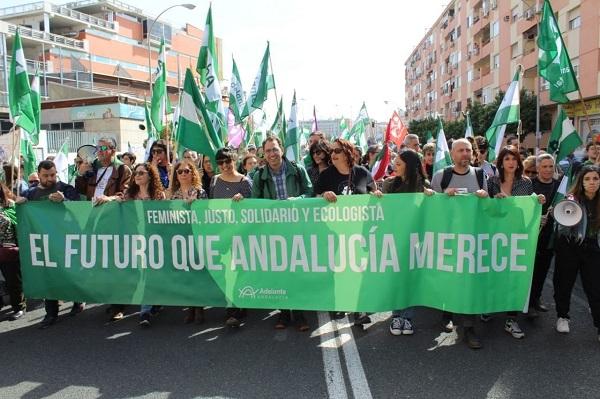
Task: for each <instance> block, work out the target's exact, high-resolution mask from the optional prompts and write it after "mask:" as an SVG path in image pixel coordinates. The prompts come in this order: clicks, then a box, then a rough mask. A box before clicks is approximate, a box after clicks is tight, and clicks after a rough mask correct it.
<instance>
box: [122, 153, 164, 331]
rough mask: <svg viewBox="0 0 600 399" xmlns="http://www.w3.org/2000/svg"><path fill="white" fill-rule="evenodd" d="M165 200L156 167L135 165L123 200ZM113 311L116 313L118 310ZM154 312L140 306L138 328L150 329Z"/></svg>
mask: <svg viewBox="0 0 600 399" xmlns="http://www.w3.org/2000/svg"><path fill="white" fill-rule="evenodd" d="M165 198H166V196H165V192H164V189H163V184H162V181H161V178H160V174H159V172H158V169H157V168H156V166H154V164H153V163H150V162H146V163H142V164H138V165H136V166H135V168H134V169H133V176H132V177H131V181H130V182H129V187H128V188H127V190H126V191H125V195H124V200H126V201H128V200H138V201H157V200H164V199H165ZM115 310H117V311H118V309H115ZM156 310H157V307H156V306H152V305H141V307H140V323H139V324H140V326H142V327H150V316H151V315H152V314H155V313H156ZM121 318H122V317H121Z"/></svg>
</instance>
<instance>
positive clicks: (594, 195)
mask: <svg viewBox="0 0 600 399" xmlns="http://www.w3.org/2000/svg"><path fill="white" fill-rule="evenodd" d="M599 189H600V167H598V166H595V165H586V166H584V167H582V168H581V170H580V172H579V174H578V175H577V179H576V180H575V184H574V185H573V187H572V188H571V190H570V192H569V194H568V195H567V199H568V200H571V201H574V202H576V203H577V204H578V205H579V206H580V207H581V209H582V211H583V212H582V215H581V218H580V220H579V221H578V223H576V224H574V225H573V226H566V225H564V224H560V223H561V222H560V220H559V219H560V218H558V217H557V218H556V221H557V229H556V231H557V238H556V243H555V270H554V301H555V302H556V313H557V317H558V319H557V321H556V330H557V331H558V332H559V333H563V334H567V333H568V332H569V331H570V328H569V322H570V319H569V306H570V302H571V292H572V291H573V285H574V284H575V280H576V279H577V274H578V273H581V283H582V285H583V291H584V292H585V295H586V296H587V299H588V303H589V305H590V309H591V311H592V319H593V320H594V326H595V327H596V328H597V333H598V341H600V265H599V263H598V262H599V261H598V259H600V194H599V193H598V190H599ZM557 206H558V205H557ZM555 216H556V215H555Z"/></svg>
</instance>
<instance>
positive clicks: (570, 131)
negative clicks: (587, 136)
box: [548, 109, 583, 162]
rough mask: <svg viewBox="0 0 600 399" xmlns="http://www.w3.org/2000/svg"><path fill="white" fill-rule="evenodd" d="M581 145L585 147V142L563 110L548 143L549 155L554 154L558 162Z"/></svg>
mask: <svg viewBox="0 0 600 399" xmlns="http://www.w3.org/2000/svg"><path fill="white" fill-rule="evenodd" d="M581 145H583V141H582V140H581V137H580V136H579V133H577V130H575V127H574V126H573V124H572V123H571V120H570V119H569V117H568V116H567V114H566V113H565V111H564V110H563V109H561V110H560V112H559V113H558V118H556V124H555V125H554V129H552V134H551V135H550V140H549V141H548V153H550V154H553V155H554V156H555V157H556V161H557V162H558V161H561V160H563V159H565V158H566V157H567V156H568V155H569V154H570V153H572V152H573V151H574V150H575V149H576V148H577V147H579V146H581Z"/></svg>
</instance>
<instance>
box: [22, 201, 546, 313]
mask: <svg viewBox="0 0 600 399" xmlns="http://www.w3.org/2000/svg"><path fill="white" fill-rule="evenodd" d="M540 213H541V206H540V205H539V204H538V202H537V199H536V198H535V197H533V196H532V197H512V198H504V199H479V198H477V197H474V196H471V195H465V196H460V197H454V198H450V197H448V196H446V195H434V196H432V197H426V196H424V195H423V194H388V195H384V196H383V198H376V197H374V196H370V195H357V196H349V197H343V196H341V197H339V198H338V201H337V203H335V204H329V203H326V202H325V200H323V199H321V198H313V199H305V200H293V201H268V200H253V199H245V200H243V201H241V202H239V203H236V202H232V201H230V200H210V201H195V202H193V203H191V204H187V203H185V202H183V201H131V202H125V203H118V202H111V203H108V204H104V205H102V206H98V207H92V205H91V203H90V202H70V203H69V202H66V203H62V204H55V203H51V202H46V201H44V202H29V203H26V204H24V205H20V206H18V209H17V215H18V220H19V243H20V255H21V267H22V272H23V280H24V284H25V292H26V294H27V296H28V297H34V298H56V299H64V300H79V301H86V302H92V303H129V304H140V303H146V304H157V305H158V304H160V305H213V306H226V305H235V306H238V307H242V308H266V309H307V310H345V311H373V312H375V311H385V310H392V309H401V308H405V307H407V306H413V305H423V306H428V307H433V308H438V309H445V310H448V311H452V312H459V313H472V314H476V313H491V312H500V311H508V310H522V309H524V307H525V304H526V303H527V297H528V293H529V287H530V283H531V276H532V270H533V261H534V257H535V250H536V243H537V237H538V227H539V222H540Z"/></svg>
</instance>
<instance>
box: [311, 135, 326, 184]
mask: <svg viewBox="0 0 600 399" xmlns="http://www.w3.org/2000/svg"><path fill="white" fill-rule="evenodd" d="M309 151H310V167H309V168H308V169H307V170H306V172H307V173H308V177H310V181H311V183H312V184H313V187H314V186H315V185H316V184H317V180H318V179H319V175H320V174H321V172H323V171H324V170H325V169H327V168H328V167H329V165H331V147H330V146H329V142H328V141H327V140H323V139H321V140H319V141H317V142H316V143H313V144H312V145H311V146H310V150H309Z"/></svg>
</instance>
